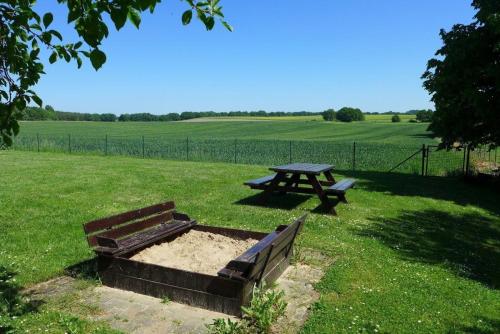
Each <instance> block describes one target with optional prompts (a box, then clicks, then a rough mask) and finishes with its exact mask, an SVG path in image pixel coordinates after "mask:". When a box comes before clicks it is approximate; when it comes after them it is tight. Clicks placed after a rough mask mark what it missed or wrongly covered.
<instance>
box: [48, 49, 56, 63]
mask: <svg viewBox="0 0 500 334" xmlns="http://www.w3.org/2000/svg"><path fill="white" fill-rule="evenodd" d="M56 61H57V52H55V51H54V52H52V54H51V55H50V57H49V63H51V64H54V63H55V62H56Z"/></svg>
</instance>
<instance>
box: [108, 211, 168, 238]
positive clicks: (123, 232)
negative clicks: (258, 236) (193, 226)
mask: <svg viewBox="0 0 500 334" xmlns="http://www.w3.org/2000/svg"><path fill="white" fill-rule="evenodd" d="M172 216H173V215H172V212H171V211H167V212H164V213H161V214H159V215H156V216H153V217H149V218H146V219H144V220H140V221H138V222H135V223H132V224H128V225H123V226H120V227H118V228H113V229H111V230H107V231H105V232H102V233H99V234H98V235H99V236H102V237H106V238H111V239H120V238H122V237H125V236H127V235H131V234H133V233H136V232H139V231H142V230H145V229H147V228H150V227H153V226H155V225H159V224H160V223H168V222H169V221H171V220H172Z"/></svg>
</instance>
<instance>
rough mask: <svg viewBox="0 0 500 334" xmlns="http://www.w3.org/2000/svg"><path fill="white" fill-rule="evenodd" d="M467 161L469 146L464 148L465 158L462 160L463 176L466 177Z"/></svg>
mask: <svg viewBox="0 0 500 334" xmlns="http://www.w3.org/2000/svg"><path fill="white" fill-rule="evenodd" d="M466 159H467V146H464V158H463V160H462V174H464V175H465V160H466Z"/></svg>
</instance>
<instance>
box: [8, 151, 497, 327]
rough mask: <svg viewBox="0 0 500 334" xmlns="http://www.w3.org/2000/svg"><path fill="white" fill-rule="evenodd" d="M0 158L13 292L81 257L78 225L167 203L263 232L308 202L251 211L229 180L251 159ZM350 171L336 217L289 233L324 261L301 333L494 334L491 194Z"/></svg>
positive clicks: (249, 197) (39, 315) (313, 217)
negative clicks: (328, 261) (352, 182)
mask: <svg viewBox="0 0 500 334" xmlns="http://www.w3.org/2000/svg"><path fill="white" fill-rule="evenodd" d="M0 162H1V166H2V173H1V174H0V184H1V185H2V186H1V187H0V203H2V210H0V222H1V223H0V244H1V245H2V248H1V250H0V266H2V267H4V268H5V270H9V271H12V272H15V273H16V274H15V277H14V278H15V279H16V282H17V284H20V285H22V286H30V285H32V284H34V283H37V282H40V281H44V280H47V279H49V278H52V277H54V276H58V275H61V274H63V273H64V270H65V268H67V267H69V266H72V265H75V264H78V263H80V262H81V261H84V260H86V259H89V258H91V257H92V256H93V255H92V253H91V252H90V250H89V249H88V246H87V244H86V242H85V239H84V234H83V230H82V224H83V223H85V222H87V221H89V220H92V219H96V218H99V217H103V216H106V215H110V214H114V213H119V212H122V211H125V210H130V209H133V208H138V207H141V206H145V205H148V204H152V203H157V202H160V201H164V200H168V199H173V200H175V201H176V203H177V205H178V208H179V211H181V212H186V213H188V214H190V215H191V216H192V217H193V218H195V219H197V220H198V221H199V222H200V223H201V224H210V225H219V226H230V227H238V228H243V229H252V230H258V231H271V230H273V229H274V228H275V227H276V226H277V225H279V224H285V223H290V222H291V221H292V220H293V219H294V218H295V217H298V216H299V215H301V214H302V213H303V212H304V211H310V210H313V209H314V208H315V207H316V205H317V204H318V199H316V198H314V197H306V196H298V195H296V196H294V195H286V196H279V197H276V198H273V199H272V201H271V202H270V203H268V205H267V206H262V205H260V204H259V202H258V200H257V197H256V196H255V195H256V192H255V191H252V190H250V189H247V188H246V187H244V186H243V185H242V182H243V181H245V180H247V179H250V178H254V177H258V176H262V175H266V173H268V170H267V167H265V166H249V165H232V164H222V163H199V162H180V161H167V160H148V159H134V158H127V157H97V156H76V155H71V156H70V155H66V154H54V153H40V154H36V153H29V152H16V151H4V152H0ZM354 176H355V177H356V178H358V180H359V183H358V187H357V188H356V189H354V190H352V191H350V192H349V193H348V199H349V201H350V204H349V205H344V204H339V206H338V207H337V211H338V213H339V215H338V217H332V216H328V215H323V214H321V213H311V214H310V215H309V218H308V220H307V221H306V224H305V228H304V231H303V233H302V236H301V239H300V243H301V245H303V246H304V247H311V248H314V249H316V250H319V251H322V252H324V253H325V254H327V255H328V256H330V257H332V258H334V259H335V262H334V263H333V265H331V266H330V267H329V268H325V270H326V275H325V277H324V278H323V280H322V281H321V282H320V283H319V284H318V285H317V289H318V290H319V292H320V294H321V299H320V301H319V302H318V303H317V304H316V305H315V306H314V308H313V311H312V314H311V316H310V319H309V320H308V322H307V324H306V325H305V327H304V329H303V333H333V332H336V333H337V332H338V333H375V332H378V333H472V332H477V333H496V332H497V330H498V328H499V325H500V312H499V310H500V292H499V291H498V288H499V286H500V273H499V268H500V255H499V254H500V207H499V206H498V203H499V200H500V198H499V195H498V193H497V192H495V191H493V190H491V189H488V188H484V187H477V186H473V185H469V184H464V183H462V182H461V181H458V180H456V179H452V178H438V177H428V178H422V177H419V176H414V175H408V174H387V173H379V172H359V173H357V174H355V175H354ZM60 308H61V305H59V308H58V307H57V305H56V306H52V308H50V309H48V310H47V309H46V310H43V311H40V312H36V311H33V312H29V311H26V313H25V314H24V315H20V316H19V318H18V319H16V320H15V326H17V327H18V328H22V329H23V330H24V329H25V328H26V329H28V330H32V331H34V329H35V328H36V326H37V324H39V323H41V322H42V323H43V321H47V322H51V321H53V320H51V319H54V318H57V317H58V314H59V313H60V312H61V311H59V309H60ZM1 310H2V309H1V302H0V312H2V311H1ZM43 312H46V313H47V314H46V313H43ZM75 312H76V314H74V315H76V316H78V315H81V314H80V313H79V311H75ZM23 319H27V320H26V322H25V325H22V320H23ZM30 319H38V322H36V324H35V325H31V324H32V322H31V320H30ZM28 320H30V321H28ZM26 324H28V325H26ZM89 326H97V325H92V324H90V325H89ZM55 332H61V333H62V331H55Z"/></svg>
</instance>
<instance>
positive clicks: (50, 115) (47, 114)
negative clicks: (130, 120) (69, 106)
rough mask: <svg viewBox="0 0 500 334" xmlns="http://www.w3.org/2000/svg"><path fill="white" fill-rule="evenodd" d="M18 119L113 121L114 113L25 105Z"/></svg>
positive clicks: (114, 118)
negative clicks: (83, 111) (91, 112)
mask: <svg viewBox="0 0 500 334" xmlns="http://www.w3.org/2000/svg"><path fill="white" fill-rule="evenodd" d="M19 119H20V120H24V121H94V122H114V121H116V120H117V117H116V115H115V114H89V113H77V112H67V111H57V110H54V108H53V107H51V106H50V105H46V106H45V108H40V107H27V108H26V109H24V110H23V111H22V112H21V113H20V117H19Z"/></svg>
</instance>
